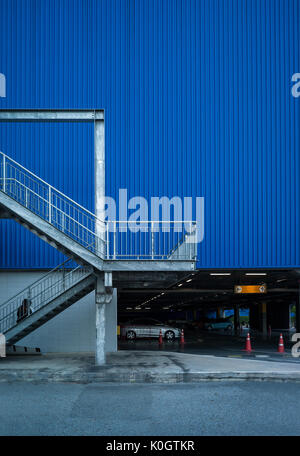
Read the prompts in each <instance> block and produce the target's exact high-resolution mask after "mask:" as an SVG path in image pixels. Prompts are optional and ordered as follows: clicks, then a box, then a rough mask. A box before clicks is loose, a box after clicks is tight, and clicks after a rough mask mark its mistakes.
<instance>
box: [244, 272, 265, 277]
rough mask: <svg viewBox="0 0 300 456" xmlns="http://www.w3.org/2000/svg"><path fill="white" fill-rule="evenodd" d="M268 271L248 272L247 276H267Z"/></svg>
mask: <svg viewBox="0 0 300 456" xmlns="http://www.w3.org/2000/svg"><path fill="white" fill-rule="evenodd" d="M266 275H267V273H266V272H246V276H266Z"/></svg>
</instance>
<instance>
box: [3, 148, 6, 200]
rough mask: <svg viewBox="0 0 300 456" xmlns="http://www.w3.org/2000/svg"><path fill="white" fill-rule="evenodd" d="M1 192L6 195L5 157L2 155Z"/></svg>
mask: <svg viewBox="0 0 300 456" xmlns="http://www.w3.org/2000/svg"><path fill="white" fill-rule="evenodd" d="M3 191H4V193H6V157H5V155H3Z"/></svg>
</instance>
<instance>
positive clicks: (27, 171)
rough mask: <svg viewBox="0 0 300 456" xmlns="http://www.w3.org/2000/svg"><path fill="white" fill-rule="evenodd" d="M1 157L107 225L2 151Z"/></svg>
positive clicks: (0, 152)
mask: <svg viewBox="0 0 300 456" xmlns="http://www.w3.org/2000/svg"><path fill="white" fill-rule="evenodd" d="M0 155H2V156H4V157H5V158H7V159H8V160H9V161H11V162H13V163H14V164H15V165H17V166H18V167H19V168H22V169H23V170H24V171H26V174H30V175H31V176H33V177H34V178H35V179H37V180H39V181H40V182H42V183H43V184H45V185H46V186H47V187H49V188H51V189H53V190H54V191H55V192H56V193H59V194H60V195H61V196H62V197H63V198H65V199H67V200H69V201H70V203H72V204H74V205H76V206H78V207H80V209H82V210H83V211H84V212H87V213H88V214H90V215H91V216H92V217H94V218H95V219H97V220H98V221H99V222H101V223H105V222H103V220H100V219H99V218H98V217H97V215H95V214H93V212H91V211H89V210H88V209H86V208H85V207H84V206H81V204H79V203H77V202H76V201H74V200H72V198H70V197H69V196H67V195H65V194H64V193H63V192H61V191H60V190H58V189H57V188H56V187H53V186H52V185H51V184H49V183H48V182H46V181H44V180H43V179H42V178H41V177H39V176H37V175H36V174H34V173H33V172H31V171H29V170H28V169H27V168H25V166H23V165H21V164H20V163H18V162H17V161H15V160H14V159H13V158H11V157H9V156H8V155H6V154H5V153H4V152H2V151H0Z"/></svg>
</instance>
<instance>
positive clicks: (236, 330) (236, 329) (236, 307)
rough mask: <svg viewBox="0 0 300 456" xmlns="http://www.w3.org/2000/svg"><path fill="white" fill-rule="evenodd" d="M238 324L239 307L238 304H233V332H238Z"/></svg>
mask: <svg viewBox="0 0 300 456" xmlns="http://www.w3.org/2000/svg"><path fill="white" fill-rule="evenodd" d="M239 326H240V308H239V306H237V305H235V306H234V332H235V334H238V331H239Z"/></svg>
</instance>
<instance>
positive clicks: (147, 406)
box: [0, 382, 300, 436]
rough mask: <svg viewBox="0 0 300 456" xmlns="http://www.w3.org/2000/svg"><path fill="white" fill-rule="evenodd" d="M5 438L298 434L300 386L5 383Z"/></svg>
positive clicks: (1, 422)
mask: <svg viewBox="0 0 300 456" xmlns="http://www.w3.org/2000/svg"><path fill="white" fill-rule="evenodd" d="M0 398H1V407H0V435H1V436H5V435H14V436H18V435H116V436H123V435H128V436H130V435H153V436H157V435H170V436H181V435H185V436H194V435H200V436H201V435H300V421H299V408H300V388H299V383H298V384H296V383H279V382H278V383H277V382H274V383H270V382H203V383H198V384H176V385H150V384H147V385H143V384H142V385H141V384H139V385H137V384H131V385H121V384H103V385H101V384H97V385H96V384H89V385H79V384H31V383H10V384H6V383H0Z"/></svg>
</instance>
